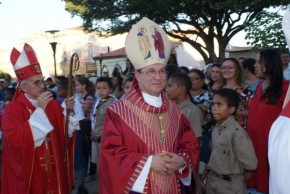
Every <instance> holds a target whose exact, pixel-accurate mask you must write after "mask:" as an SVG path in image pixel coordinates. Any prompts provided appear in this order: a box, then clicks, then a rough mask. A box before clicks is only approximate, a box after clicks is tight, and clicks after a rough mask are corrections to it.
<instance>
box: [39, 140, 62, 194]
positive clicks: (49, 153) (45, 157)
mask: <svg viewBox="0 0 290 194" xmlns="http://www.w3.org/2000/svg"><path fill="white" fill-rule="evenodd" d="M44 144H45V146H43V147H42V148H43V152H42V154H41V155H40V157H39V165H40V167H41V169H42V170H41V174H42V176H41V177H39V178H41V179H42V182H43V183H44V185H46V192H45V194H56V191H55V188H56V185H58V177H57V176H55V175H56V174H57V173H56V171H57V166H56V163H55V156H54V154H53V149H52V146H51V145H52V144H51V138H48V137H47V138H46V139H45V141H44Z"/></svg>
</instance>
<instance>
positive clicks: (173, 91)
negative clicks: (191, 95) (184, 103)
mask: <svg viewBox="0 0 290 194" xmlns="http://www.w3.org/2000/svg"><path fill="white" fill-rule="evenodd" d="M165 91H166V93H167V96H168V98H170V99H171V100H176V99H177V97H178V96H179V95H180V94H181V92H182V87H181V86H179V85H178V84H177V83H176V82H175V81H174V79H171V78H170V79H169V80H168V83H167V87H166V89H165Z"/></svg>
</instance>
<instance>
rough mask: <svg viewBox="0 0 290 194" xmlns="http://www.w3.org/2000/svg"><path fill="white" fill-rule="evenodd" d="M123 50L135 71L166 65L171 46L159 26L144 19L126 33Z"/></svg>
mask: <svg viewBox="0 0 290 194" xmlns="http://www.w3.org/2000/svg"><path fill="white" fill-rule="evenodd" d="M125 45H126V46H125V49H126V53H127V56H128V58H129V59H130V61H131V62H132V64H133V66H134V68H135V69H136V70H138V69H141V68H143V67H146V66H149V65H152V64H155V63H161V64H164V65H166V64H167V61H168V59H169V55H170V51H171V44H170V41H169V39H168V37H167V35H166V33H165V32H164V30H163V29H162V28H160V26H159V25H157V24H156V23H154V22H153V21H151V20H149V19H148V18H146V17H144V18H143V19H142V20H141V21H140V22H138V23H137V24H135V25H134V26H133V27H132V29H131V30H130V32H129V33H128V36H127V39H126V44H125Z"/></svg>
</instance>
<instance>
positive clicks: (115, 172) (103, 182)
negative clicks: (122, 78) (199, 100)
mask: <svg viewBox="0 0 290 194" xmlns="http://www.w3.org/2000/svg"><path fill="white" fill-rule="evenodd" d="M159 116H162V121H161V122H162V125H163V128H164V129H165V141H164V143H162V141H161V135H160V128H161V126H160V119H159V118H160V117H159ZM162 151H168V152H174V153H176V154H180V155H181V156H183V157H184V158H185V160H186V163H187V169H185V170H184V172H187V174H184V175H188V168H189V167H190V168H191V169H193V171H195V170H196V167H197V163H198V158H199V157H198V156H199V146H198V142H197V139H196V137H195V136H194V133H193V131H192V129H191V127H190V124H189V122H188V120H187V119H186V118H185V116H184V115H183V114H182V113H181V111H180V109H179V107H178V106H177V105H176V104H175V103H173V102H171V101H169V100H168V99H167V97H166V96H165V95H164V94H162V106H161V107H160V108H156V107H153V106H150V105H149V104H147V103H146V102H145V101H144V99H143V97H142V95H141V92H140V91H139V90H138V89H137V90H135V89H134V90H132V91H131V92H130V93H129V94H128V95H127V96H126V97H125V98H122V99H121V100H119V101H117V102H116V103H114V104H113V105H111V106H109V107H108V110H107V115H106V118H105V125H104V131H103V136H102V144H101V151H100V159H99V164H98V174H99V189H100V193H102V194H121V193H130V192H131V189H132V187H133V185H134V183H135V181H136V179H137V178H138V176H139V175H140V172H141V171H142V169H143V167H144V165H145V162H146V161H147V159H148V157H149V156H150V155H154V154H155V153H160V152H162ZM178 179H179V178H178V174H177V173H176V174H173V175H170V176H163V175H160V174H158V173H155V172H152V171H150V172H149V174H148V177H147V180H146V184H145V189H144V191H143V192H144V193H148V194H179V193H181V190H180V187H181V186H180V184H181V183H180V182H179V180H178ZM192 179H194V176H192Z"/></svg>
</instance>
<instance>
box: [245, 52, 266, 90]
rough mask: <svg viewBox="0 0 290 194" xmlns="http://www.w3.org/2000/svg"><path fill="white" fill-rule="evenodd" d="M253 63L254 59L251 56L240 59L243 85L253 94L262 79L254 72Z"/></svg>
mask: <svg viewBox="0 0 290 194" xmlns="http://www.w3.org/2000/svg"><path fill="white" fill-rule="evenodd" d="M255 63H256V60H255V59H253V58H246V59H244V60H243V61H242V66H243V70H244V76H245V85H246V87H247V88H249V89H250V90H251V92H252V93H253V94H254V93H255V91H256V89H257V86H258V85H259V83H260V82H261V81H262V79H259V78H258V77H257V76H256V74H255V67H254V65H255Z"/></svg>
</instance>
